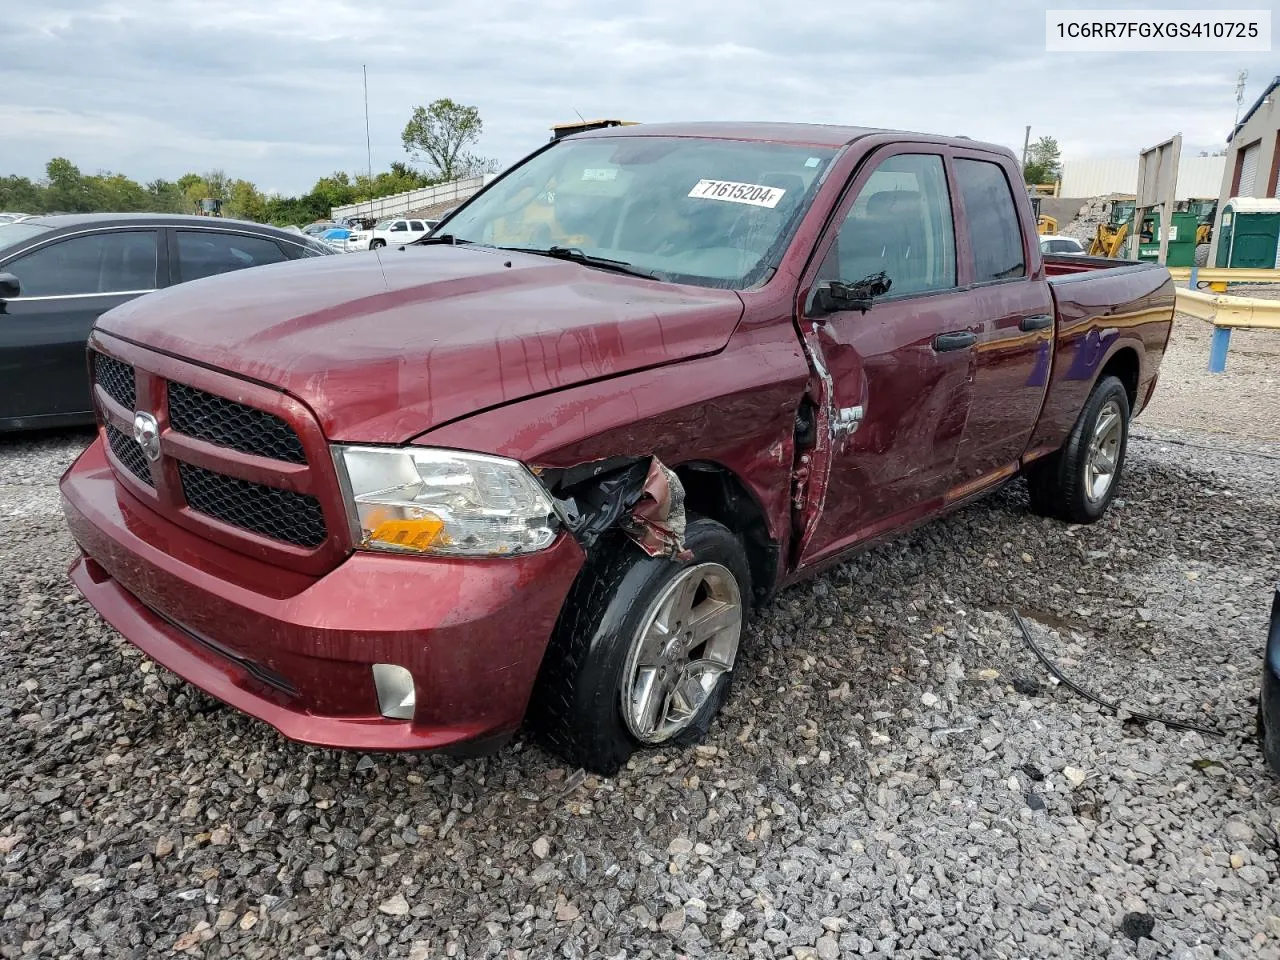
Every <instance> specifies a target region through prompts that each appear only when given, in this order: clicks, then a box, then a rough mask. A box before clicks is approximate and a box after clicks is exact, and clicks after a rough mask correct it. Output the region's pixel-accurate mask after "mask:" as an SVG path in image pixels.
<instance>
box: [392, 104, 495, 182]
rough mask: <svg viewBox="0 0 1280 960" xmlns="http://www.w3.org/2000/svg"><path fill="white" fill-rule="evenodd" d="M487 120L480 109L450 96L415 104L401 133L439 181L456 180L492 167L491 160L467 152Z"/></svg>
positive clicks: (412, 151)
mask: <svg viewBox="0 0 1280 960" xmlns="http://www.w3.org/2000/svg"><path fill="white" fill-rule="evenodd" d="M482 132H484V123H483V121H481V119H480V111H479V110H477V109H476V108H475V107H471V106H467V105H466V104H462V103H456V102H455V101H453V100H450V99H448V98H443V99H440V100H436V101H434V102H433V103H431V104H429V105H428V106H425V107H414V108H413V115H412V116H411V117H410V118H409V122H408V123H406V124H405V127H404V132H403V133H402V134H401V135H400V139H401V141H402V142H403V143H404V148H405V150H406V151H408V153H409V155H410V156H411V157H413V158H414V159H416V160H418V161H420V162H422V163H425V164H427V165H428V166H429V168H430V172H431V173H432V174H434V175H435V176H437V177H438V178H439V180H440V181H442V182H447V181H449V180H457V179H459V178H460V177H465V176H470V175H472V174H474V173H476V172H479V171H482V170H484V169H485V168H488V167H490V166H492V161H490V160H486V159H484V158H482V157H478V156H476V155H474V154H471V153H468V152H467V148H468V147H470V146H472V145H473V144H475V143H476V142H478V141H479V139H480V134H481V133H482Z"/></svg>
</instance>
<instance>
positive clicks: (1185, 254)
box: [1138, 211, 1199, 267]
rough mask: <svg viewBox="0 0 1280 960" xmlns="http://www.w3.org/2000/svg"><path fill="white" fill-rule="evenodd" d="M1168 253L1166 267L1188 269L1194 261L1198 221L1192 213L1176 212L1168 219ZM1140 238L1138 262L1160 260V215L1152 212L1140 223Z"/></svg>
mask: <svg viewBox="0 0 1280 960" xmlns="http://www.w3.org/2000/svg"><path fill="white" fill-rule="evenodd" d="M1169 221H1170V222H1169V253H1168V256H1167V258H1166V261H1165V266H1167V267H1189V266H1191V265H1192V264H1193V263H1195V260H1196V227H1197V226H1198V225H1199V220H1198V218H1197V216H1196V214H1194V213H1187V212H1185V211H1177V212H1175V213H1173V214H1172V215H1170V218H1169ZM1142 228H1143V229H1142V236H1141V238H1140V242H1139V245H1138V259H1139V260H1158V259H1159V258H1160V214H1159V213H1157V212H1154V211H1153V212H1152V214H1151V216H1149V217H1147V218H1146V219H1145V220H1144V221H1143V223H1142Z"/></svg>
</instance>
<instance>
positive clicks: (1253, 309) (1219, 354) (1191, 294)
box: [1170, 271, 1280, 373]
mask: <svg viewBox="0 0 1280 960" xmlns="http://www.w3.org/2000/svg"><path fill="white" fill-rule="evenodd" d="M1170 272H1171V273H1172V271H1170ZM1257 272H1263V271H1257ZM1270 272H1272V273H1280V271H1270ZM1278 279H1280V278H1278ZM1174 291H1175V293H1176V295H1177V301H1178V303H1177V306H1178V309H1179V310H1180V311H1182V312H1183V313H1185V314H1188V315H1189V316H1192V317H1195V318H1197V319H1199V320H1205V321H1207V322H1209V323H1212V324H1213V339H1212V340H1210V342H1209V372H1210V373H1222V371H1223V370H1225V369H1226V368H1227V350H1228V349H1229V348H1230V346H1231V331H1232V330H1234V329H1236V328H1249V329H1253V330H1280V300H1266V299H1264V298H1262V297H1228V296H1224V295H1222V294H1220V293H1205V292H1204V291H1201V290H1189V289H1187V288H1186V287H1175V288H1174Z"/></svg>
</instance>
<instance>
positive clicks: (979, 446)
mask: <svg viewBox="0 0 1280 960" xmlns="http://www.w3.org/2000/svg"><path fill="white" fill-rule="evenodd" d="M1000 160H1001V158H1000V157H998V156H995V155H993V154H989V153H980V152H977V151H974V152H967V151H962V150H958V151H956V152H955V154H954V157H953V160H952V164H953V174H954V178H955V183H956V199H957V201H958V202H959V204H960V206H961V208H962V210H963V212H964V216H963V222H964V223H965V237H964V240H965V243H962V244H961V249H962V250H964V251H965V255H964V256H962V257H961V275H962V277H963V282H964V283H966V284H967V285H968V286H969V287H970V288H971V290H972V291H973V293H972V303H973V309H974V311H975V313H976V316H977V320H978V324H979V325H978V327H977V334H978V339H977V343H975V345H974V373H973V406H972V407H971V409H970V411H969V419H968V423H967V425H966V426H965V431H964V437H963V439H962V440H961V442H960V451H959V455H958V457H957V463H956V485H957V489H956V490H955V491H953V493H952V496H953V497H954V496H962V495H964V494H965V493H967V492H970V491H971V490H978V489H981V488H982V487H983V486H985V485H986V483H987V482H996V481H998V480H999V479H1001V478H1002V477H1003V476H1007V475H1009V474H1011V473H1012V472H1013V471H1014V470H1015V469H1016V467H1017V464H1018V461H1019V460H1020V459H1021V457H1022V454H1023V452H1024V451H1025V450H1026V447H1027V443H1028V441H1029V440H1030V438H1031V431H1032V429H1033V428H1034V427H1035V423H1036V419H1037V417H1038V416H1039V414H1040V406H1041V404H1042V403H1043V401H1044V396H1045V391H1046V390H1047V389H1048V383H1049V367H1050V363H1051V361H1052V359H1053V338H1054V311H1053V297H1052V295H1051V294H1050V292H1049V284H1048V283H1047V282H1046V281H1045V279H1044V268H1043V266H1042V264H1041V260H1040V257H1039V256H1038V255H1036V254H1037V253H1038V244H1037V243H1036V238H1035V237H1034V236H1033V235H1032V234H1033V231H1032V230H1031V229H1030V226H1029V223H1030V221H1027V222H1028V226H1027V227H1026V228H1024V226H1023V221H1022V220H1020V219H1019V215H1018V208H1017V203H1016V200H1015V197H1016V196H1017V195H1016V194H1015V193H1014V183H1013V181H1012V180H1011V176H1012V175H1014V174H1015V173H1016V170H1015V169H1010V166H1011V165H1010V164H1009V163H1001V162H1000ZM1029 212H1030V211H1029V205H1028V211H1027V213H1028V215H1029Z"/></svg>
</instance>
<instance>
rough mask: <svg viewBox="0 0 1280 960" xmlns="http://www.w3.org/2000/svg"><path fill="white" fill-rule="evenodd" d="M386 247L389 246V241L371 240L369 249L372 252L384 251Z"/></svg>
mask: <svg viewBox="0 0 1280 960" xmlns="http://www.w3.org/2000/svg"><path fill="white" fill-rule="evenodd" d="M386 245H387V241H385V240H370V241H369V249H370V250H380V249H382V248H383V247H385V246H386Z"/></svg>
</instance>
